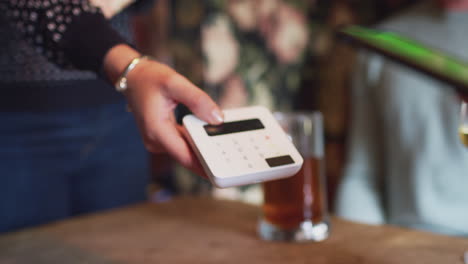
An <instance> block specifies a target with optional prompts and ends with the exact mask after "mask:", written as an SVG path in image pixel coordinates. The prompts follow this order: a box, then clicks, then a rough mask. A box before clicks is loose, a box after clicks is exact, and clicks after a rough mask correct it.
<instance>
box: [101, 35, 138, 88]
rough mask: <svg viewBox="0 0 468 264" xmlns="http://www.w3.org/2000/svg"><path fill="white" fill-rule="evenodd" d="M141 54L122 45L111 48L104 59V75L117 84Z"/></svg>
mask: <svg viewBox="0 0 468 264" xmlns="http://www.w3.org/2000/svg"><path fill="white" fill-rule="evenodd" d="M138 57H141V54H140V53H139V52H138V51H136V50H135V49H133V48H131V47H130V46H128V45H125V44H120V45H116V46H114V47H113V48H111V49H110V50H109V51H108V52H107V54H106V56H105V57H104V63H103V66H104V73H105V74H106V76H107V78H108V79H109V81H110V82H111V83H112V84H115V83H116V82H117V81H118V80H119V78H120V76H121V75H122V74H123V73H124V71H125V69H126V68H127V67H128V66H129V64H130V63H131V62H132V60H133V59H135V58H138Z"/></svg>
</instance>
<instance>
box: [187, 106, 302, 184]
mask: <svg viewBox="0 0 468 264" xmlns="http://www.w3.org/2000/svg"><path fill="white" fill-rule="evenodd" d="M224 121H225V122H224V123H223V124H221V125H216V126H215V125H209V124H207V123H206V122H204V121H201V120H200V119H198V118H197V117H195V116H194V115H188V116H185V117H184V119H183V124H184V127H185V128H186V129H187V131H188V136H189V138H188V140H189V142H190V144H191V146H192V148H193V150H194V151H195V153H196V154H197V156H198V158H199V160H200V162H201V163H202V165H203V168H204V170H205V172H206V174H207V175H208V177H209V178H210V180H211V182H212V183H213V184H214V185H215V186H217V187H219V188H226V187H232V186H239V185H245V184H252V183H258V182H263V181H269V180H275V179H281V178H286V177H289V176H292V175H294V174H296V173H297V172H298V171H299V169H300V168H301V167H302V163H303V159H302V157H301V155H300V154H299V152H298V151H297V149H296V148H295V147H294V145H293V144H292V142H291V141H290V140H289V138H288V137H287V135H286V134H285V133H284V131H283V129H282V128H281V127H280V125H279V124H278V123H277V122H276V120H275V118H274V117H273V115H272V114H271V113H270V111H269V110H268V109H266V108H264V107H259V106H254V107H245V108H238V109H229V110H225V111H224Z"/></svg>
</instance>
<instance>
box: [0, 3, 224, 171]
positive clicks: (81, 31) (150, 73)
mask: <svg viewBox="0 0 468 264" xmlns="http://www.w3.org/2000/svg"><path fill="white" fill-rule="evenodd" d="M0 11H2V12H3V15H4V16H5V18H6V19H7V21H8V22H9V24H10V25H11V26H12V27H13V28H14V29H15V30H18V31H19V32H21V33H22V35H23V36H24V37H25V39H26V40H28V42H29V43H30V44H31V45H34V46H36V47H37V49H38V50H39V51H40V52H42V53H43V54H44V55H45V56H46V57H47V58H48V59H49V60H51V61H53V62H55V63H57V64H58V65H70V64H71V65H72V66H73V67H75V68H78V69H84V70H91V71H94V72H100V71H101V69H104V72H105V75H106V76H107V77H108V79H109V81H110V82H111V83H112V84H113V83H115V82H116V80H117V79H118V76H120V74H122V72H123V71H124V69H125V68H126V67H127V65H128V64H129V63H130V62H131V61H132V60H133V59H134V58H136V57H138V56H140V54H139V52H138V51H136V50H135V49H133V48H132V47H130V45H128V44H127V43H126V42H125V40H124V39H123V38H122V37H120V35H119V34H118V33H116V32H115V31H114V30H113V29H112V28H111V26H110V24H109V23H108V21H107V20H106V18H105V17H104V15H103V14H102V12H101V10H100V9H99V8H96V7H95V6H94V5H92V4H91V3H90V2H89V1H88V0H61V1H58V0H42V1H41V0H34V1H33V0H29V1H26V0H5V1H2V2H0ZM128 84H129V88H128V90H127V92H126V93H125V94H126V96H127V98H128V101H129V104H130V106H131V108H132V110H133V113H134V114H135V116H136V120H137V123H138V126H139V128H140V130H141V134H142V135H143V139H144V142H145V146H146V147H147V149H148V150H149V151H153V152H154V151H159V150H160V149H161V148H162V149H163V150H165V151H167V152H169V154H171V155H172V156H173V157H174V158H175V159H176V160H177V161H178V162H180V163H181V164H182V165H183V166H185V167H187V168H189V169H192V170H196V171H197V172H198V173H200V170H199V168H200V167H199V164H198V162H197V160H196V158H195V156H194V155H193V153H192V152H191V151H190V149H189V147H188V145H187V143H186V142H185V141H184V139H183V137H182V134H181V128H180V127H179V126H178V125H177V124H176V123H175V121H174V116H173V110H174V108H175V107H176V105H177V104H178V103H182V104H184V105H186V106H187V107H189V108H190V109H191V110H192V111H193V112H194V113H195V114H196V115H197V116H198V117H200V118H201V119H203V120H205V121H207V122H209V123H211V124H219V123H221V122H222V120H223V117H222V112H221V111H220V109H219V108H218V106H217V105H216V104H215V103H214V102H213V101H212V100H211V98H210V97H209V96H208V95H207V94H205V93H204V92H203V91H201V90H200V89H199V88H198V87H196V86H195V85H193V84H192V83H191V82H190V81H188V80H187V79H186V78H184V77H183V76H181V75H179V74H178V73H176V72H175V71H174V70H172V69H170V68H169V67H167V66H165V65H163V64H160V63H158V62H155V61H152V60H143V61H142V62H141V63H140V64H138V65H137V67H136V68H135V69H134V70H133V71H131V72H130V73H129V75H128Z"/></svg>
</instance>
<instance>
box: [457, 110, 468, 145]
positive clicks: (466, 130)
mask: <svg viewBox="0 0 468 264" xmlns="http://www.w3.org/2000/svg"><path fill="white" fill-rule="evenodd" d="M458 132H459V134H460V139H461V141H462V142H463V144H465V146H467V147H468V104H467V103H466V102H463V103H462V106H461V112H460V127H459V129H458Z"/></svg>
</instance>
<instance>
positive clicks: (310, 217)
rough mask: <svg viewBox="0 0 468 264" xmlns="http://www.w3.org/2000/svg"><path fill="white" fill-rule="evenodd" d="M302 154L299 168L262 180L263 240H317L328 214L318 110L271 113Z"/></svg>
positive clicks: (325, 229)
mask: <svg viewBox="0 0 468 264" xmlns="http://www.w3.org/2000/svg"><path fill="white" fill-rule="evenodd" d="M275 117H276V119H277V120H278V122H279V123H280V125H281V126H282V127H283V129H284V130H285V132H286V133H287V134H288V135H289V137H290V138H291V140H292V141H293V143H294V145H295V146H296V148H297V149H298V150H299V152H300V153H301V155H302V156H303V158H304V164H303V166H302V168H301V170H300V171H299V172H298V173H297V174H296V175H294V176H292V177H290V178H286V179H281V180H276V181H270V182H265V183H263V194H264V203H263V206H262V211H263V217H262V219H261V221H260V224H259V234H260V236H261V237H262V238H263V239H266V240H281V241H321V240H323V239H325V238H327V237H328V233H329V216H328V209H327V201H326V193H325V190H326V189H325V182H324V171H323V168H324V167H323V153H324V151H323V126H322V116H321V114H320V113H318V112H310V113H287V114H286V113H275Z"/></svg>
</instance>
